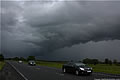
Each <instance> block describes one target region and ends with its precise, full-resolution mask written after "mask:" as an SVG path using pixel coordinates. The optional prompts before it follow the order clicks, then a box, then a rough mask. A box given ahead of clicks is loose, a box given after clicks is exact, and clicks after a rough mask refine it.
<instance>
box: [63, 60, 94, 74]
mask: <svg viewBox="0 0 120 80" xmlns="http://www.w3.org/2000/svg"><path fill="white" fill-rule="evenodd" d="M62 70H63V72H64V73H65V72H73V73H75V74H76V75H80V74H87V75H90V74H92V72H93V70H92V68H91V67H88V66H87V65H86V64H83V63H79V62H77V63H75V62H69V63H67V64H64V65H63V66H62Z"/></svg>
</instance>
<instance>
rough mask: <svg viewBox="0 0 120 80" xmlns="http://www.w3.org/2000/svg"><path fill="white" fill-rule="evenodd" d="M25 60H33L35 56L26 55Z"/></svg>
mask: <svg viewBox="0 0 120 80" xmlns="http://www.w3.org/2000/svg"><path fill="white" fill-rule="evenodd" d="M27 60H28V61H29V60H35V56H28V58H27Z"/></svg>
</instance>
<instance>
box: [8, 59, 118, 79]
mask: <svg viewBox="0 0 120 80" xmlns="http://www.w3.org/2000/svg"><path fill="white" fill-rule="evenodd" d="M7 62H8V63H9V64H10V65H11V66H12V67H13V68H14V69H15V70H16V71H17V72H18V73H19V74H20V75H21V77H23V78H24V79H25V80H97V79H117V80H120V76H115V75H108V74H102V73H93V74H92V75H90V76H85V75H81V76H76V75H74V74H71V73H63V72H62V70H61V69H57V68H52V67H46V66H29V65H28V64H24V63H22V64H20V63H18V62H15V61H7Z"/></svg>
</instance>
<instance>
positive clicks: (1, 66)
mask: <svg viewBox="0 0 120 80" xmlns="http://www.w3.org/2000/svg"><path fill="white" fill-rule="evenodd" d="M4 65H5V62H3V61H0V70H2V68H3V67H4Z"/></svg>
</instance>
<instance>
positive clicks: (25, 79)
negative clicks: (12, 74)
mask: <svg viewBox="0 0 120 80" xmlns="http://www.w3.org/2000/svg"><path fill="white" fill-rule="evenodd" d="M8 64H10V63H9V62H8ZM10 65H11V66H12V67H13V68H14V69H15V71H16V72H17V73H18V74H20V75H21V76H22V77H23V78H24V80H28V79H27V78H26V77H25V76H24V75H23V74H22V73H21V72H20V71H19V70H18V69H17V68H16V67H15V66H13V65H12V64H10Z"/></svg>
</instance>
